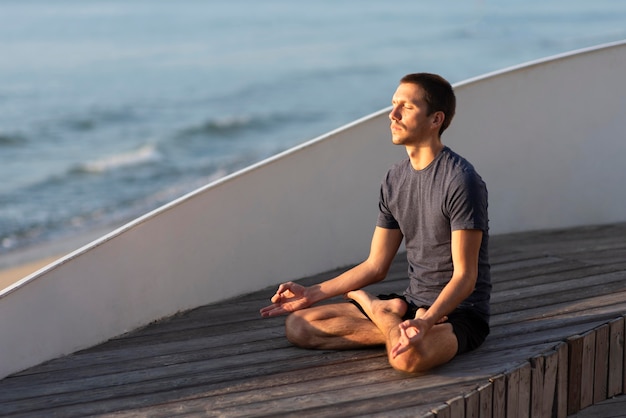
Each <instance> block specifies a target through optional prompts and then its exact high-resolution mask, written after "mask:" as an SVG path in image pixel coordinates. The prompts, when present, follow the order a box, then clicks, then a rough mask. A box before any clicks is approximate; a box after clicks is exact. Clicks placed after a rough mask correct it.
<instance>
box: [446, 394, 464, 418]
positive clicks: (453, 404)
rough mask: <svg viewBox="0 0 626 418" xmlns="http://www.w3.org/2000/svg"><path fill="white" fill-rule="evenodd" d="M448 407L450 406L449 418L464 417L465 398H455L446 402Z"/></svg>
mask: <svg viewBox="0 0 626 418" xmlns="http://www.w3.org/2000/svg"><path fill="white" fill-rule="evenodd" d="M448 405H450V418H464V417H465V397H463V396H455V397H454V398H452V399H450V400H449V401H448Z"/></svg>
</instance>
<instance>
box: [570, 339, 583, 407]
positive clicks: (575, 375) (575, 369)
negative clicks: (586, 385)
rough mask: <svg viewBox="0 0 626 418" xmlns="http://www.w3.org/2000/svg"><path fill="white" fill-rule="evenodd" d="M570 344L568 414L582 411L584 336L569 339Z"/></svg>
mask: <svg viewBox="0 0 626 418" xmlns="http://www.w3.org/2000/svg"><path fill="white" fill-rule="evenodd" d="M567 345H568V346H569V362H568V363H569V364H568V374H569V379H568V385H567V387H568V391H567V414H568V415H571V414H575V413H576V412H578V411H580V385H581V379H582V362H583V338H582V336H580V335H576V336H573V337H571V338H568V339H567Z"/></svg>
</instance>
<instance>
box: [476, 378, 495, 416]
mask: <svg viewBox="0 0 626 418" xmlns="http://www.w3.org/2000/svg"><path fill="white" fill-rule="evenodd" d="M493 386H494V385H493V383H492V382H488V383H485V384H484V385H482V386H479V387H478V389H477V390H478V395H479V413H478V416H479V417H480V418H492V417H493V416H494V415H493Z"/></svg>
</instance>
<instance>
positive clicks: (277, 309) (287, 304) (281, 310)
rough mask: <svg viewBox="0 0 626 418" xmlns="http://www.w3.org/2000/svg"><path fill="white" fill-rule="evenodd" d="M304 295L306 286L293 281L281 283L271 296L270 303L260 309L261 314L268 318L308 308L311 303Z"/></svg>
mask: <svg viewBox="0 0 626 418" xmlns="http://www.w3.org/2000/svg"><path fill="white" fill-rule="evenodd" d="M306 295H307V288H306V287H304V286H301V285H299V284H297V283H293V282H287V283H283V284H281V285H280V286H278V290H277V291H276V293H275V294H274V296H272V304H271V305H269V306H266V307H265V308H263V309H261V316H262V317H264V318H268V317H271V316H278V315H284V314H288V313H290V312H294V311H297V310H300V309H304V308H308V307H309V306H311V305H312V303H311V301H310V300H309V299H308V298H307V296H306Z"/></svg>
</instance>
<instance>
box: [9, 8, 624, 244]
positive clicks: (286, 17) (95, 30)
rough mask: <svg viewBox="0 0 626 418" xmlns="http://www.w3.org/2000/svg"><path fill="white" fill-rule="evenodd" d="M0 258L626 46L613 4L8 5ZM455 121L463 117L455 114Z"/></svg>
mask: <svg viewBox="0 0 626 418" xmlns="http://www.w3.org/2000/svg"><path fill="white" fill-rule="evenodd" d="M0 21H1V22H2V24H0V178H1V179H2V180H1V181H0V254H7V253H10V252H12V251H16V250H19V249H22V248H26V247H28V246H32V245H33V244H36V243H41V242H46V241H50V240H55V239H58V238H60V237H65V236H70V235H72V234H79V233H81V232H84V231H87V230H90V229H93V228H98V227H106V226H109V225H120V224H122V223H124V222H127V221H129V220H131V219H133V218H135V217H137V216H140V215H142V214H144V213H146V212H148V211H150V210H152V209H155V208H157V207H158V206H160V205H162V204H164V203H166V202H168V201H170V200H172V199H175V198H177V197H180V196H182V195H184V194H186V193H188V192H190V191H192V190H194V189H196V188H197V187H200V186H202V185H204V184H207V183H209V182H211V181H213V180H215V179H218V178H220V177H222V176H224V175H226V174H228V173H231V172H233V171H236V170H238V169H240V168H243V167H245V166H247V165H249V164H251V163H254V162H257V161H260V160H262V159H264V158H267V157H269V156H271V155H273V154H275V153H277V152H280V151H282V150H285V149H287V148H289V147H292V146H294V145H297V144H299V143H302V142H304V141H307V140H309V139H312V138H314V137H317V136H319V135H321V134H323V133H325V132H327V131H329V130H331V129H335V128H337V127H340V126H341V125H344V124H346V123H349V122H351V121H352V120H354V119H356V118H359V117H362V116H365V115H367V114H369V113H372V112H374V111H377V110H380V109H381V108H384V107H386V106H388V104H389V102H390V97H391V94H392V92H393V90H394V89H395V87H396V84H397V81H398V79H399V78H400V77H401V76H403V75H404V74H406V73H409V72H416V71H429V72H437V73H440V74H442V75H443V76H445V77H446V78H448V79H449V80H450V81H451V82H457V81H462V80H464V79H467V78H470V77H474V76H478V75H481V74H484V73H486V72H490V71H495V70H499V69H502V68H505V67H508V66H512V65H517V64H520V63H523V62H526V61H529V60H534V59H539V58H543V57H546V56H550V55H554V54H558V53H562V52H568V51H572V50H575V49H579V48H583V47H588V46H593V45H597V44H603V43H607V42H612V41H618V40H622V39H625V38H626V2H625V1H618V0H594V1H589V0H585V1H583V0H523V1H522V0H505V1H503V0H500V1H496V0H449V1H441V2H432V1H428V2H427V1H416V0H411V1H408V0H407V1H397V2H392V3H389V2H382V1H374V0H343V1H336V0H316V1H307V2H302V1H297V0H264V1H259V0H231V1H227V2H225V1H213V0H178V1H167V0H133V1H126V0H91V1H88V2H86V1H82V0H55V1H53V2H51V1H47V0H46V1H43V0H0ZM460 111H462V110H460Z"/></svg>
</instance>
